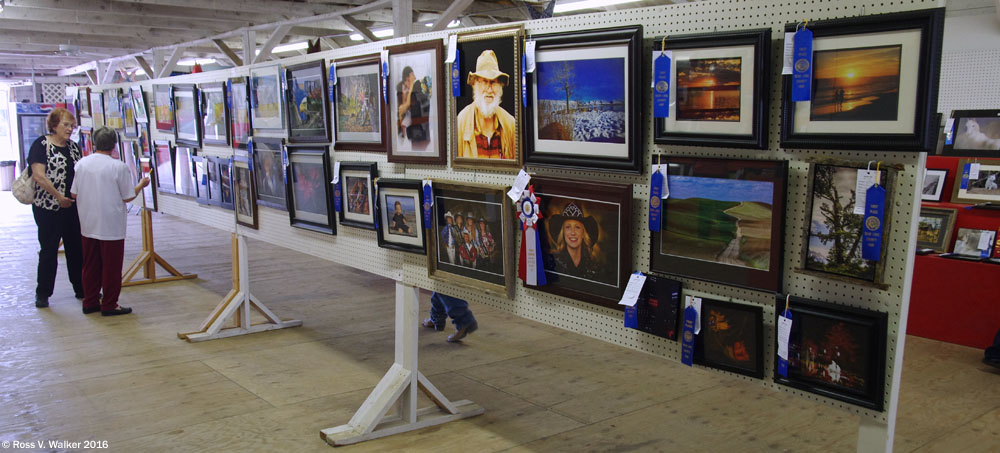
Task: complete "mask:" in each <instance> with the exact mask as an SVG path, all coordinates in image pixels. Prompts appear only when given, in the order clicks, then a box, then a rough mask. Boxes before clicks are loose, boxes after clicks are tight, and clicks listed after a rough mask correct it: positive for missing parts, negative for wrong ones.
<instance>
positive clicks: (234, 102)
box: [226, 76, 253, 151]
mask: <svg viewBox="0 0 1000 453" xmlns="http://www.w3.org/2000/svg"><path fill="white" fill-rule="evenodd" d="M234 84H237V85H238V84H243V85H244V87H245V88H244V91H245V92H246V96H240V97H237V96H234V95H233V85H234ZM226 98H227V99H228V100H229V106H228V108H227V111H228V112H229V114H228V116H229V141H230V142H231V144H232V145H233V148H235V149H239V150H243V151H246V150H247V143H248V142H249V140H250V138H251V137H253V115H251V114H250V79H249V78H247V77H246V76H241V77H233V78H230V79H229V80H228V81H227V82H226ZM241 102H242V104H243V106H245V107H246V108H245V109H244V110H245V111H246V113H247V114H246V117H243V118H238V116H239V115H237V113H236V112H237V111H239V107H240V104H239V103H241ZM240 123H246V126H247V135H246V140H243V141H242V142H237V138H236V126H237V125H238V124H240Z"/></svg>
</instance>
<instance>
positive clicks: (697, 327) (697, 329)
mask: <svg viewBox="0 0 1000 453" xmlns="http://www.w3.org/2000/svg"><path fill="white" fill-rule="evenodd" d="M685 300H686V301H687V303H686V304H685V306H684V308H687V307H688V306H692V307H694V311H696V312H698V316H696V317H695V318H694V334H695V335H698V334H699V333H701V298H700V297H694V296H685Z"/></svg>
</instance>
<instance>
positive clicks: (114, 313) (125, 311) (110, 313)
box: [101, 305, 132, 316]
mask: <svg viewBox="0 0 1000 453" xmlns="http://www.w3.org/2000/svg"><path fill="white" fill-rule="evenodd" d="M129 313H132V309H131V308H129V307H122V306H121V305H119V306H117V307H115V308H114V309H113V310H101V316H118V315H127V314H129Z"/></svg>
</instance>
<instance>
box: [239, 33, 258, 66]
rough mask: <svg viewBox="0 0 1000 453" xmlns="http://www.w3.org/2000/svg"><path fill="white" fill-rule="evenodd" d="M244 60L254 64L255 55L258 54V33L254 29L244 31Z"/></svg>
mask: <svg viewBox="0 0 1000 453" xmlns="http://www.w3.org/2000/svg"><path fill="white" fill-rule="evenodd" d="M242 38H243V61H244V62H246V64H252V63H253V59H254V57H255V56H256V55H257V53H256V52H257V33H256V32H254V31H253V30H245V31H244V32H243V36H242Z"/></svg>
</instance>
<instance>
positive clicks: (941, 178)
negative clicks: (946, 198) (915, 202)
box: [920, 168, 948, 201]
mask: <svg viewBox="0 0 1000 453" xmlns="http://www.w3.org/2000/svg"><path fill="white" fill-rule="evenodd" d="M947 180H948V170H937V169H933V168H928V169H926V171H925V172H924V187H923V189H922V190H921V192H920V199H921V200H923V201H941V192H944V183H945V181H947Z"/></svg>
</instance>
